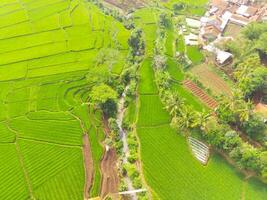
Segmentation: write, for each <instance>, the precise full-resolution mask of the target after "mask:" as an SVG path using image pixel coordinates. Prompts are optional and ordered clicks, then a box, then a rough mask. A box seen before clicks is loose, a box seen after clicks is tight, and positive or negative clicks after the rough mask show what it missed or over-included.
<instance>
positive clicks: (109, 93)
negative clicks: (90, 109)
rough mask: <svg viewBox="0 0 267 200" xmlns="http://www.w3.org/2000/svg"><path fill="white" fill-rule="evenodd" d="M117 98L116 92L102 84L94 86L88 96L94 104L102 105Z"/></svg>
mask: <svg viewBox="0 0 267 200" xmlns="http://www.w3.org/2000/svg"><path fill="white" fill-rule="evenodd" d="M117 96H118V94H117V92H116V91H115V90H113V89H112V88H111V87H110V86H108V85H106V84H104V83H102V84H100V85H96V86H94V87H93V88H92V91H91V94H90V97H91V101H92V102H93V103H96V104H103V103H105V102H107V101H108V100H114V101H116V100H117Z"/></svg>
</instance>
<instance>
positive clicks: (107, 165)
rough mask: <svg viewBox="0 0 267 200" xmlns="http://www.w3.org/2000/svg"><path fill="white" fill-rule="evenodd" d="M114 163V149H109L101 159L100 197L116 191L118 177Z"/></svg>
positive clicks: (115, 157) (115, 159)
mask: <svg viewBox="0 0 267 200" xmlns="http://www.w3.org/2000/svg"><path fill="white" fill-rule="evenodd" d="M116 163H117V155H116V150H115V149H113V148H112V149H109V150H108V151H106V152H105V154H104V157H103V159H102V161H101V172H102V181H101V198H104V197H105V196H106V195H107V194H109V193H118V187H119V177H118V171H117V167H116Z"/></svg>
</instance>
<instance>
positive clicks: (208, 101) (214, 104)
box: [183, 80, 218, 109]
mask: <svg viewBox="0 0 267 200" xmlns="http://www.w3.org/2000/svg"><path fill="white" fill-rule="evenodd" d="M183 84H184V86H185V87H186V88H188V89H189V90H191V92H192V93H193V94H194V95H195V96H197V97H198V98H199V99H200V100H201V101H203V102H204V103H205V104H207V106H209V107H210V108H212V109H214V108H216V107H217V105H218V103H217V102H216V101H215V100H214V99H213V98H211V97H210V96H209V95H207V94H206V93H205V92H204V91H203V90H202V89H201V88H200V87H198V86H197V85H196V84H195V83H193V82H192V81H190V80H185V81H184V82H183Z"/></svg>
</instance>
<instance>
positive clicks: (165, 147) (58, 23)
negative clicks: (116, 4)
mask: <svg viewBox="0 0 267 200" xmlns="http://www.w3.org/2000/svg"><path fill="white" fill-rule="evenodd" d="M146 3H147V4H144V8H139V9H137V10H131V12H130V13H127V16H126V15H125V13H122V12H119V11H118V10H117V9H116V10H115V9H114V10H113V7H112V6H110V7H107V5H106V4H104V3H102V1H98V0H89V1H84V0H60V1H56V0H35V1H30V0H20V1H14V0H2V1H1V2H0V29H1V31H0V151H1V154H0V177H1V180H0V199H19V200H20V199H44V200H46V199H49V200H54V199H58V200H61V199H75V200H76V199H77V200H78V199H84V198H85V197H86V196H89V197H90V198H91V197H97V196H102V195H103V194H101V193H102V191H103V190H102V189H103V188H101V187H102V185H101V183H102V181H101V178H102V175H101V170H102V169H100V166H103V165H100V164H101V159H102V158H103V153H107V152H108V151H105V149H104V148H107V146H108V147H109V149H112V150H116V152H115V151H114V152H115V156H114V160H111V162H114V163H116V166H117V167H118V169H117V170H115V171H116V174H115V175H114V176H116V178H117V176H118V178H119V179H120V183H118V184H119V185H120V188H118V190H120V191H125V190H127V189H129V188H127V185H126V183H127V182H128V181H125V180H124V178H127V177H128V178H129V179H128V180H130V181H131V183H132V188H134V189H139V188H146V189H148V191H147V192H142V193H139V194H137V196H138V199H140V200H148V199H149V198H148V197H149V196H150V194H151V196H152V197H153V199H162V200H165V199H166V200H173V199H175V200H176V199H181V200H184V199H188V200H194V199H196V200H200V199H205V200H213V199H214V200H217V199H222V198H224V199H227V200H228V199H229V200H237V199H253V200H263V199H265V198H266V196H267V189H266V184H265V183H263V182H264V181H266V180H267V152H266V144H267V143H266V134H267V133H266V124H265V123H264V120H263V118H262V117H261V116H260V115H257V114H255V113H254V112H253V107H252V103H251V101H250V99H251V98H252V97H253V95H254V94H255V93H257V92H260V91H261V90H263V89H264V88H265V87H266V74H267V73H266V69H264V67H263V65H264V62H265V61H266V57H267V56H266V52H267V51H266V49H267V48H266V41H267V35H266V30H267V28H266V24H263V23H252V24H250V25H248V26H247V27H246V28H245V29H244V30H243V31H242V32H241V35H240V36H239V37H238V39H237V40H236V41H234V42H230V43H228V44H226V45H224V48H225V49H226V50H229V51H231V52H232V53H233V54H234V55H235V58H236V60H235V62H234V64H233V68H232V70H233V71H234V73H233V83H231V84H233V85H231V84H230V86H231V87H233V86H236V89H237V92H235V93H234V94H233V96H231V97H228V96H227V97H218V98H217V99H216V100H217V101H218V102H219V106H218V108H217V109H216V111H214V112H215V114H216V117H214V116H213V114H214V113H213V112H212V111H211V110H210V109H209V108H208V107H206V106H205V105H203V103H202V102H201V101H200V100H199V99H198V98H197V97H196V96H194V95H193V94H192V93H191V92H190V91H188V90H187V89H186V88H185V87H184V86H183V84H184V83H185V82H184V81H185V80H187V79H190V78H192V75H191V76H190V75H189V74H188V73H187V70H186V68H187V67H188V66H189V60H191V61H192V65H193V66H194V65H201V63H202V62H203V61H204V59H205V57H204V54H203V53H202V51H201V50H200V48H199V47H198V46H186V45H185V42H184V38H183V35H178V34H177V32H178V31H179V28H181V26H182V25H183V23H184V21H185V20H184V19H185V17H186V16H191V17H192V16H193V17H196V16H200V15H203V14H204V12H205V9H206V5H207V0H199V1H193V0H189V1H188V0H178V1H174V0H169V1H154V2H152V1H149V2H146ZM128 14H129V15H128ZM130 29H131V30H130ZM219 85H220V84H219ZM219 87H221V85H220V86H219ZM125 88H126V89H125ZM240 91H242V92H240ZM263 93H264V92H263ZM265 96H266V95H265ZM119 98H124V99H122V100H125V101H124V105H123V106H124V107H123V108H122V110H121V109H119V112H121V113H119V114H122V115H120V117H121V116H124V119H123V123H122V125H120V123H119V122H118V121H120V120H117V119H116V117H117V114H118V113H117V112H118V108H121V107H120V106H121V105H119V106H118V102H120V101H118V99H119ZM263 98H264V97H263ZM123 109H125V110H123ZM124 111H125V112H124ZM118 118H119V117H118ZM106 119H108V120H107V121H106ZM103 122H104V125H103ZM106 122H108V123H107V124H106ZM120 122H121V121H120ZM121 126H122V127H121ZM104 127H105V134H104V130H103V129H104ZM233 127H234V128H235V129H236V130H233ZM106 128H109V129H110V130H106ZM122 128H123V129H124V130H123V129H122ZM123 131H125V133H124V132H123ZM126 132H127V134H126ZM122 135H123V136H125V137H122ZM188 136H192V137H196V138H198V139H199V140H203V141H205V142H206V143H207V144H209V145H212V150H213V151H211V155H210V158H209V162H208V163H207V165H205V166H204V165H202V164H200V163H199V162H198V161H197V160H196V159H195V157H194V156H193V154H192V152H191V151H190V149H189V146H188V144H187V137H188ZM241 136H242V137H241ZM86 137H88V139H89V143H90V145H89V146H90V148H91V149H90V151H91V155H89V156H91V157H92V161H93V166H89V167H90V168H93V177H92V180H91V181H92V183H90V184H91V188H90V190H89V191H84V189H85V184H88V182H87V181H88V180H86V178H88V177H87V176H86V172H87V171H86V170H87V167H88V166H87V167H86V166H84V163H85V162H86V159H85V158H84V156H87V154H86V153H84V152H83V151H86V148H87V147H88V145H86V144H85V140H84V139H87V138H86ZM125 142H126V143H127V144H128V148H126V149H128V152H124V151H127V150H125V148H123V146H124V145H125V144H124V143H125ZM258 146H259V147H260V148H258ZM139 151H140V152H139ZM87 153H88V152H87ZM105 155H109V154H108V153H107V154H105ZM221 155H224V156H225V157H227V158H228V159H230V162H229V163H231V164H229V163H228V162H227V161H226V160H225V159H224V158H223V157H222V156H221ZM124 156H125V157H124ZM124 158H126V159H124ZM88 159H91V158H88ZM111 159H113V158H111ZM233 163H234V164H233ZM233 165H234V166H233ZM244 171H245V172H246V173H248V172H249V175H250V174H251V175H252V177H250V176H246V175H247V174H246V175H244ZM117 172H118V174H117ZM107 174H108V173H107ZM110 176H112V174H111V175H110ZM110 176H109V177H108V180H107V182H108V184H110V183H109V181H110V180H109V178H110ZM258 178H260V179H261V180H262V181H260V180H259V179H258ZM111 184H112V183H111ZM115 185H117V183H115ZM103 187H106V186H103ZM110 188H111V187H109V185H108V186H107V190H109V189H110ZM108 192H109V191H108ZM112 192H113V191H112ZM106 199H111V197H106Z"/></svg>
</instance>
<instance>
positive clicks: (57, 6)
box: [0, 0, 130, 199]
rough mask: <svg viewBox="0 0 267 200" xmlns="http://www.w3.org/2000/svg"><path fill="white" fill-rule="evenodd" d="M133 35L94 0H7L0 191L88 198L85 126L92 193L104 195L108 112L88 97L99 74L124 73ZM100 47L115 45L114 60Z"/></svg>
mask: <svg viewBox="0 0 267 200" xmlns="http://www.w3.org/2000/svg"><path fill="white" fill-rule="evenodd" d="M129 36H130V31H128V30H126V29H125V28H124V26H123V25H122V24H121V23H119V22H118V21H116V20H114V18H112V17H111V16H108V15H105V14H104V13H102V12H101V11H100V10H99V9H98V8H97V7H96V6H95V5H93V4H91V3H89V2H87V1H82V0H73V1H70V0H46V1H45V0H37V1H28V0H27V1H26V0H21V1H13V0H3V1H1V2H0V47H1V48H0V49H1V50H0V88H1V90H0V110H1V112H0V149H1V152H5V153H3V155H1V156H0V157H1V160H0V164H1V166H0V177H1V181H0V199H14V198H15V199H28V198H36V199H83V197H84V193H85V192H87V191H84V184H85V173H84V162H83V157H82V155H83V154H82V136H83V134H84V132H86V133H88V135H89V140H90V144H91V148H92V149H91V151H92V158H93V160H94V177H93V183H92V188H91V191H88V193H90V194H91V196H98V195H99V192H100V179H101V174H100V169H99V162H100V159H101V157H102V150H103V149H102V145H101V142H102V141H103V139H104V136H103V133H102V132H101V131H102V127H101V124H100V122H99V120H100V119H101V114H99V113H98V112H93V111H92V110H90V114H89V108H88V106H87V105H85V104H83V103H85V102H87V101H88V95H89V92H90V88H91V87H92V85H93V84H95V81H94V80H95V79H94V80H93V79H92V77H96V75H98V76H99V75H100V74H101V75H104V74H105V75H109V74H108V73H112V74H116V75H119V74H120V73H121V71H122V70H123V68H124V65H125V60H126V57H127V53H128V44H127V40H128V38H129ZM101 49H107V51H108V50H112V51H116V55H117V56H116V61H117V62H116V63H113V66H112V68H110V67H109V63H104V64H103V65H99V66H96V60H95V58H96V57H97V56H98V55H99V52H101ZM83 125H84V126H83ZM15 144H16V145H15ZM19 158H20V159H19ZM11 166H12V167H11ZM9 168H11V169H9Z"/></svg>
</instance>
